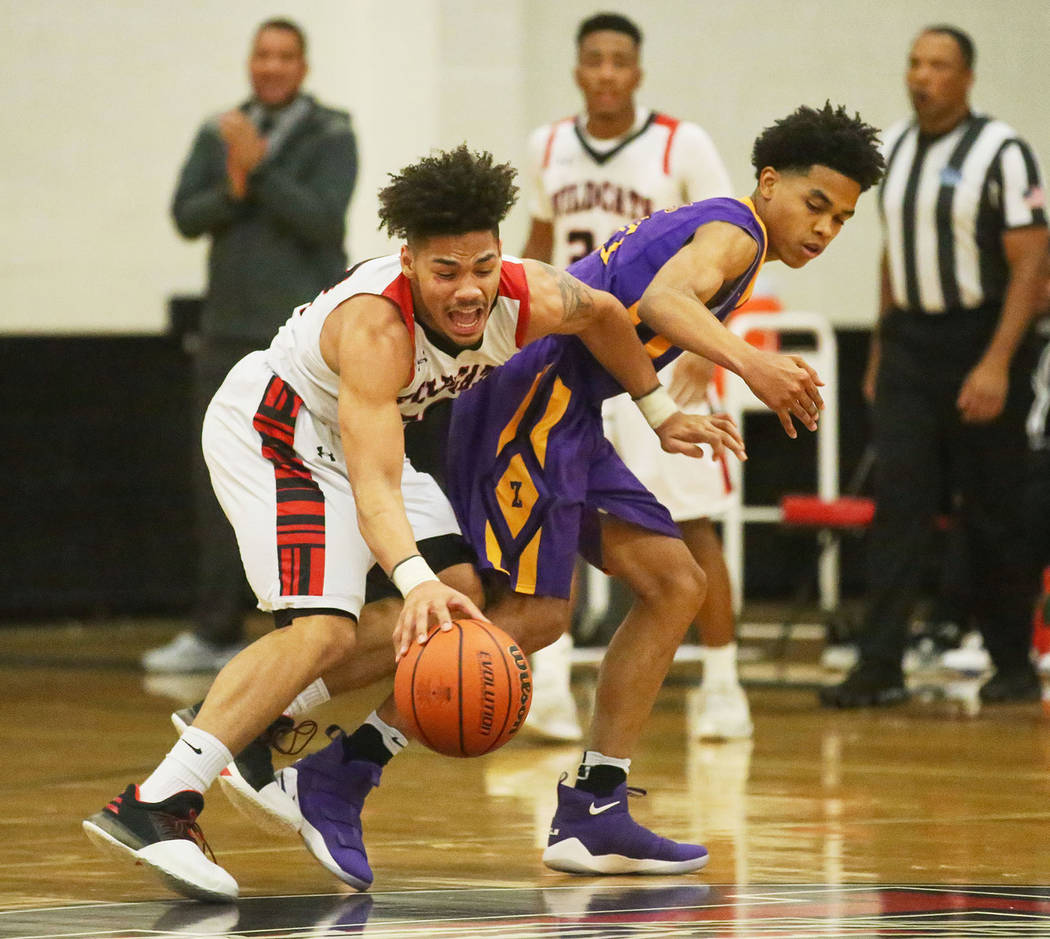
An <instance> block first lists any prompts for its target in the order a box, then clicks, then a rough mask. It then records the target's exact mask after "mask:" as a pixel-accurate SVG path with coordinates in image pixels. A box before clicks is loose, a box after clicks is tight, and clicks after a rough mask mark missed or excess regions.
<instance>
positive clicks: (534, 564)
mask: <svg viewBox="0 0 1050 939" xmlns="http://www.w3.org/2000/svg"><path fill="white" fill-rule="evenodd" d="M542 535H543V529H542V528H541V529H540V530H539V531H538V532H536V534H535V535H533V536H532V540H531V541H530V542H529V543H528V544H527V545H525V550H524V551H522V552H521V557H520V558H519V559H518V579H517V581H516V582H515V584H514V591H515V593H535V592H536V568H538V567H539V559H540V537H541V536H542Z"/></svg>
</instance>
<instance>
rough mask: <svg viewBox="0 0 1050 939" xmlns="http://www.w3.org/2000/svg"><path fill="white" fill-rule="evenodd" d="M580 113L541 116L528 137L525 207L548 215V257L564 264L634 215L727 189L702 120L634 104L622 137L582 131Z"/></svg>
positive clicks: (722, 167) (557, 264)
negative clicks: (545, 120) (544, 119)
mask: <svg viewBox="0 0 1050 939" xmlns="http://www.w3.org/2000/svg"><path fill="white" fill-rule="evenodd" d="M586 126H587V117H586V115H577V116H576V117H568V118H565V119H564V120H561V121H556V122H555V123H553V124H546V125H544V126H543V127H540V128H538V129H537V130H535V131H533V133H532V135H531V136H530V137H529V145H528V149H529V170H530V173H529V176H530V183H531V186H532V191H531V201H530V203H529V210H530V213H531V215H532V217H533V218H535V219H539V220H540V221H545V222H551V223H552V225H553V227H554V245H553V251H552V255H551V263H552V264H553V265H554V266H555V267H561V268H564V267H568V265H569V264H571V263H572V262H573V261H578V260H579V259H580V258H582V257H583V256H584V255H587V254H590V252H591V251H593V250H594V249H595V248H597V247H598V246H599V245H601V244H602V242H604V241H605V239H606V238H608V237H609V236H610V235H611V234H612V233H613V232H614V231H616V230H617V229H618V228H621V227H623V226H624V225H626V224H628V223H630V222H633V221H634V220H635V219H639V218H642V217H643V216H646V215H651V214H652V213H653V212H655V211H658V210H660V209H669V208H673V207H675V206H678V205H684V204H685V203H687V202H698V201H699V200H701V199H708V198H711V197H713V196H730V195H732V184H731V182H730V180H729V173H728V172H727V171H726V168H725V164H723V162H722V159H721V157H719V155H718V151H717V150H716V149H715V146H714V143H712V141H711V138H710V136H709V135H708V134H707V132H706V131H705V130H703V128H701V127H699V126H697V125H696V124H692V123H689V122H688V121H679V120H677V119H675V118H673V117H668V116H667V115H666V114H660V113H658V112H656V111H650V110H648V109H646V108H638V109H636V113H635V121H634V125H633V126H632V127H631V129H630V131H628V132H627V133H626V134H625V135H624V136H623V137H617V138H615V139H612V140H599V139H597V138H594V137H591V136H590V135H588V134H587V131H586Z"/></svg>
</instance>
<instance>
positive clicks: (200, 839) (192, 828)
mask: <svg viewBox="0 0 1050 939" xmlns="http://www.w3.org/2000/svg"><path fill="white" fill-rule="evenodd" d="M166 820H167V822H168V824H169V825H170V827H171V831H172V833H173V834H174V835H175V837H177V838H185V839H186V840H187V841H192V842H193V843H194V844H196V845H197V847H198V848H200V849H201V851H202V852H203V854H204V856H205V857H207V858H210V859H211V862H212V863H213V864H218V861H216V860H215V852H214V851H213V850H212V849H211V845H210V844H208V839H207V838H205V837H204V832H203V831H201V826H200V825H199V824H198V823H197V813H196V812H194V811H193V810H192V809H191V810H190V812H189V815H188V816H186V817H180V816H178V815H167V816H166Z"/></svg>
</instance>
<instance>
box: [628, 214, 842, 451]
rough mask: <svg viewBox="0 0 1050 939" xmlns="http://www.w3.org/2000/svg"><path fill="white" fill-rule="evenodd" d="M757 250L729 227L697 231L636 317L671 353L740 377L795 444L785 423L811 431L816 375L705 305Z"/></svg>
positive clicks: (817, 401)
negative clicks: (749, 338)
mask: <svg viewBox="0 0 1050 939" xmlns="http://www.w3.org/2000/svg"><path fill="white" fill-rule="evenodd" d="M757 250H758V246H757V245H756V244H755V242H754V240H753V239H752V238H751V236H750V235H748V234H747V233H746V232H744V231H743V230H742V229H740V228H737V227H736V226H735V225H730V224H729V223H726V222H711V223H709V224H707V225H704V226H702V227H701V228H700V229H698V231H697V233H696V235H695V237H694V238H693V241H692V242H690V243H689V244H688V245H686V246H685V247H684V248H682V250H681V251H679V252H678V253H677V254H676V255H675V256H674V257H673V258H671V260H670V261H668V262H667V263H666V264H665V265H664V266H663V267H662V268H661V269H660V271H659V272H658V273H657V275H656V277H654V278H653V281H652V283H651V284H650V285H649V287H648V288H647V289H646V291H645V293H644V294H643V295H642V299H641V301H640V302H639V304H638V315H639V316H640V317H641V319H642V320H643V321H644V322H645V323H646V324H647V325H649V326H650V327H652V328H653V329H654V330H656V332H658V333H659V334H660V335H662V336H664V337H666V338H667V339H669V340H670V341H671V342H672V343H674V344H675V345H676V346H679V347H681V348H682V349H686V350H687V351H689V352H694V353H696V354H697V355H701V356H703V357H704V358H707V359H710V360H711V361H712V362H714V363H715V364H716V365H721V366H723V367H724V368H727V369H729V370H730V371H731V372H734V373H736V374H737V375H739V376H740V377H741V378H743V379H744V381H745V382H747V384H748V387H750V388H751V390H752V391H753V392H754V393H755V395H756V397H757V398H758V399H759V400H760V401H761V402H762V403H763V404H765V405H766V406H767V407H768V408H770V409H771V410H772V411H775V412H776V414H777V416H778V417H779V418H780V423H781V425H782V426H783V428H784V432H785V433H786V434H787V435H788V436H789V437H795V436H797V434H796V431H795V428H794V425H793V424H792V417H794V418H796V419H798V420H799V421H801V422H802V424H803V425H804V426H805V427H807V428H809V429H810V430H816V428H817V416H818V414H819V413H820V411H821V409H822V408H823V407H824V401H823V399H822V398H821V396H820V391H819V390H818V388H819V386H820V385H822V384H823V382H822V381H821V380H820V377H819V376H818V375H817V373H816V371H815V370H814V369H812V368H811V367H810V366H809V365H807V364H806V363H805V362H804V361H803V360H802V359H801V358H800V357H799V356H797V355H781V354H780V353H776V352H766V351H763V350H761V349H756V348H755V347H754V346H752V345H750V344H749V343H747V342H745V341H744V340H743V339H742V338H740V337H739V336H737V335H736V334H735V333H732V332H730V330H728V329H726V328H725V325H724V324H723V323H721V322H720V321H719V320H718V319H717V318H716V317H715V316H714V314H712V313H711V311H710V310H709V309H708V308H707V305H706V304H707V302H708V301H709V300H710V299H711V298H712V297H713V296H715V295H716V294H717V292H718V291H719V289H721V287H722V285H723V284H725V283H727V282H730V281H732V280H735V279H736V278H738V277H740V276H742V275H743V274H744V273H745V272H746V271H747V269H748V267H749V266H750V265H751V263H752V261H753V260H754V257H755V252H756V251H757Z"/></svg>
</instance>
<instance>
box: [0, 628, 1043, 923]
mask: <svg viewBox="0 0 1050 939" xmlns="http://www.w3.org/2000/svg"><path fill="white" fill-rule="evenodd" d="M175 628H176V624H173V623H157V622H150V623H141V622H130V621H129V622H123V621H122V622H113V623H107V624H104V625H91V626H82V625H77V624H65V625H58V626H51V627H48V628H43V627H25V628H5V629H0V683H2V696H0V700H2V704H0V707H2V718H3V719H2V720H0V743H2V744H3V748H2V752H3V755H4V756H3V771H2V773H0V796H2V800H0V805H2V812H0V936H2V937H26V939H45V937H63V939H73V937H96V936H105V937H147V936H148V937H169V936H244V937H322V936H341V935H364V936H371V937H422V936H436V937H461V936H462V937H473V936H479V937H498V939H507V937H515V939H525V937H573V939H590V937H646V939H650V937H665V936H697V937H704V936H735V937H740V936H755V937H811V936H822V937H826V936H850V937H857V936H912V937H914V936H996V937H1004V936H1037V935H1038V936H1050V837H1048V835H1050V798H1048V796H1050V774H1048V768H1050V734H1048V730H1050V720H1048V718H1047V716H1046V715H1045V714H1044V712H1043V708H1042V707H1041V706H1040V705H1039V704H1032V705H1009V706H999V707H995V708H986V709H984V710H981V709H980V708H979V707H977V706H976V699H975V697H974V693H975V691H976V686H977V679H970V680H969V681H968V682H967V681H962V682H959V681H956V682H954V683H949V682H946V681H945V676H942V675H937V674H930V675H923V676H919V677H915V676H913V678H912V683H913V684H914V685H916V691H917V693H916V695H915V697H914V698H913V700H912V701H911V702H909V703H908V704H907V705H905V706H903V707H899V708H895V709H892V710H879V711H859V712H829V711H825V710H821V709H820V708H818V707H817V705H816V703H815V695H814V688H815V687H816V685H817V684H818V683H819V682H821V681H826V680H830V679H831V678H832V677H833V676H829V675H825V674H823V673H821V672H820V671H819V669H817V668H816V667H815V665H814V664H812V662H814V661H815V655H810V656H808V657H807V656H805V655H802V654H799V655H797V656H796V658H797V659H798V660H797V661H792V662H789V663H787V664H771V663H769V662H768V661H761V660H759V661H756V662H755V663H754V664H749V665H747V666H745V667H744V669H743V674H744V678H745V682H746V683H747V685H748V691H749V697H750V700H751V705H752V709H753V716H754V720H755V735H754V739H753V741H747V742H736V743H722V744H718V743H701V742H699V741H697V740H694V739H693V738H692V735H691V734H690V733H689V728H688V726H687V717H686V714H687V711H688V704H689V701H690V698H691V696H692V695H694V694H695V693H696V692H695V684H696V679H695V675H696V671H697V669H698V666H696V665H695V664H692V663H688V662H686V663H683V664H680V665H677V666H676V667H675V670H674V673H673V674H672V676H671V677H670V679H669V681H668V684H667V687H666V688H665V689H664V691H663V693H662V695H661V698H660V701H659V703H658V707H657V709H656V712H655V713H654V715H653V717H652V720H651V722H650V726H649V731H648V734H647V736H646V739H645V743H644V745H643V746H642V748H641V749H640V751H639V752H638V753H637V754H636V756H635V760H634V765H633V768H632V773H631V782H632V784H633V785H635V786H640V787H643V788H646V789H647V790H648V795H647V796H646V797H644V798H638V799H633V800H632V813H633V814H634V815H635V817H636V818H638V819H639V820H641V821H643V822H644V823H646V824H648V825H650V826H651V827H653V828H655V829H656V830H658V831H660V832H661V833H664V834H667V835H670V836H673V837H676V838H679V839H684V840H696V841H700V842H702V843H703V844H706V845H707V847H708V849H709V851H710V854H711V861H710V863H709V865H708V867H707V868H706V869H705V870H704V871H702V872H700V873H699V874H695V875H690V876H683V877H640V876H630V877H615V878H613V877H610V878H592V877H574V876H571V875H566V874H559V873H555V872H554V871H550V870H547V869H546V868H545V867H543V865H542V864H541V862H540V853H541V846H542V844H543V842H544V838H545V834H546V830H547V825H548V823H549V821H550V818H551V815H552V813H553V808H554V794H555V783H556V781H557V779H558V776H559V774H560V773H561V772H563V771H569V770H571V769H573V767H574V766H575V764H576V762H577V759H578V755H579V750H578V748H577V747H576V746H574V745H570V746H552V745H548V744H542V743H538V742H535V741H529V740H527V739H520V740H516V741H514V742H512V743H511V744H510V745H508V746H507V747H505V748H504V749H503V750H501V751H499V752H498V753H495V754H492V755H491V756H488V757H485V758H481V759H475V760H451V759H447V758H442V757H439V756H437V755H435V754H432V753H430V752H428V751H425V750H424V749H422V748H421V747H419V746H418V745H417V746H413V747H410V748H409V749H408V750H407V751H406V752H405V753H404V754H403V755H401V756H400V757H398V758H397V759H396V760H395V761H393V762H392V763H391V764H390V766H389V767H388V768H387V770H386V771H385V773H384V777H383V782H382V785H381V786H380V787H379V789H377V790H376V791H375V792H373V793H372V795H371V796H370V798H369V800H368V803H367V805H366V808H365V813H364V825H365V840H366V844H367V845H368V848H369V855H370V859H371V862H372V865H373V868H374V870H375V874H376V880H375V884H374V886H373V888H372V890H371V891H369V892H368V893H367V894H357V893H353V892H351V891H349V890H348V888H345V887H343V886H342V885H341V884H340V883H339V882H338V881H336V880H335V879H334V878H332V877H331V876H330V875H329V874H328V873H327V872H326V871H325V870H324V869H323V868H322V867H321V866H320V865H319V864H317V863H316V862H315V861H314V860H313V858H312V857H311V856H310V855H309V854H308V853H307V852H306V850H305V849H304V848H303V847H302V846H301V845H300V843H299V842H298V841H297V840H296V839H292V838H287V837H282V836H274V835H270V834H267V833H265V832H263V831H260V830H258V829H256V828H255V827H253V826H252V825H251V824H250V823H249V822H247V821H245V820H243V819H242V818H241V817H240V816H239V815H238V814H237V813H236V812H235V810H234V809H233V808H231V807H230V805H229V804H228V803H226V801H225V798H224V797H223V796H222V794H221V793H220V792H219V791H217V788H218V787H215V788H214V789H213V790H212V791H211V792H210V793H209V794H208V807H207V809H206V811H205V813H204V815H203V816H202V818H201V822H202V826H203V828H204V831H205V833H206V834H207V837H208V839H209V841H210V842H211V845H212V847H213V848H214V850H215V853H216V855H217V858H218V860H219V862H220V863H221V864H222V865H223V866H224V867H226V868H227V869H228V870H229V871H230V872H231V873H232V874H233V875H234V876H235V877H236V878H237V880H238V881H239V883H240V885H241V899H240V900H239V902H237V903H236V904H230V905H222V904H201V903H195V902H192V901H189V900H184V899H180V898H178V897H176V896H175V895H173V894H171V893H169V892H168V891H167V890H166V888H164V887H163V886H162V885H161V884H160V882H159V881H156V880H154V879H153V878H152V877H150V876H149V875H148V874H146V873H144V872H142V871H141V870H140V869H137V868H133V867H130V866H121V865H119V864H117V863H115V862H112V861H111V860H110V859H109V858H108V857H105V856H102V855H99V854H97V853H96V852H95V850H94V849H93V848H92V846H91V845H90V843H89V842H88V841H87V839H86V838H85V837H84V835H83V833H82V831H81V828H80V821H81V819H82V818H84V817H85V816H87V815H89V814H91V813H93V812H95V811H97V810H98V809H99V808H100V807H101V806H102V805H103V804H104V803H105V802H106V801H107V800H108V799H109V798H110V797H112V796H113V795H115V794H116V793H117V792H118V791H119V790H120V789H122V788H123V787H124V785H125V784H126V783H128V782H130V781H136V782H138V781H141V780H142V779H143V778H144V777H145V776H146V775H147V773H148V772H149V771H150V769H152V767H153V765H154V764H155V763H156V762H157V760H158V759H159V758H160V757H161V756H162V755H163V753H164V752H166V750H167V749H168V748H169V747H170V746H171V744H172V742H173V741H174V735H173V732H172V730H171V728H170V724H169V722H168V715H169V713H170V712H171V710H172V709H173V708H175V707H177V706H181V705H183V704H185V703H188V702H191V701H194V700H197V699H199V698H200V697H201V695H202V694H203V692H204V690H205V689H206V687H207V684H208V681H209V679H208V677H207V676H189V677H183V678H173V677H167V678H148V677H146V676H144V675H143V674H142V673H141V672H140V671H139V670H138V668H137V660H138V657H139V655H140V654H141V652H142V651H143V650H144V649H146V648H149V647H150V646H152V645H155V644H157V643H158V642H160V641H163V640H165V639H166V638H167V637H168V636H170V635H171V634H172V632H173V630H174V629H175ZM795 652H796V653H798V652H799V650H795ZM576 677H577V680H576V683H575V690H576V692H577V695H578V698H579V700H580V702H581V704H582V705H583V706H584V707H585V708H586V704H587V701H588V695H589V693H590V690H591V687H592V681H593V671H592V670H590V669H588V668H586V667H579V668H577V672H576ZM384 691H385V688H379V689H375V690H374V693H359V694H356V695H354V696H352V697H350V698H347V699H345V700H341V701H338V702H332V703H330V704H328V705H326V706H325V707H324V708H323V709H321V711H320V712H319V714H318V715H317V716H318V720H319V723H321V725H322V727H323V726H324V724H325V723H326V722H329V721H337V722H340V723H342V724H344V725H345V726H347V727H350V728H352V727H353V726H356V723H357V722H358V721H359V720H360V719H361V718H362V717H363V716H364V715H365V714H367V712H368V711H369V710H371V708H372V707H373V706H374V705H375V703H376V702H377V701H378V700H379V697H380V696H381V695H382V694H383V693H384Z"/></svg>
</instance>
